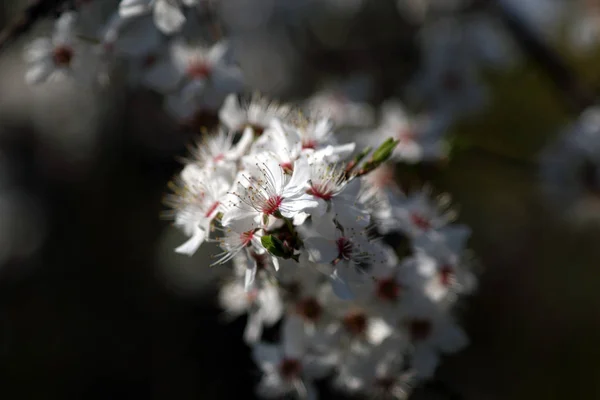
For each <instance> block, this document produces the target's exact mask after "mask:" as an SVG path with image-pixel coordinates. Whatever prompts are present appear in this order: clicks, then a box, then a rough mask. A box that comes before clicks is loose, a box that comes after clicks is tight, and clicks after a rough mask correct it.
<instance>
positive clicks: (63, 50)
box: [52, 46, 73, 67]
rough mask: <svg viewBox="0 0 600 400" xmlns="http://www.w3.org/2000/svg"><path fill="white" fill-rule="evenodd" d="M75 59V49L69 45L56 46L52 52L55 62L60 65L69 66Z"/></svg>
mask: <svg viewBox="0 0 600 400" xmlns="http://www.w3.org/2000/svg"><path fill="white" fill-rule="evenodd" d="M72 59H73V49H72V48H70V47H68V46H58V47H55V48H54V50H53V52H52V60H53V61H54V64H56V65H58V66H60V67H67V66H69V65H70V64H71V60H72Z"/></svg>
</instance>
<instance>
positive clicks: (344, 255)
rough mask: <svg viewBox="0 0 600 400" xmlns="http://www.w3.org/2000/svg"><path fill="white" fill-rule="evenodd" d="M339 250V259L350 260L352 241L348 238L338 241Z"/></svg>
mask: <svg viewBox="0 0 600 400" xmlns="http://www.w3.org/2000/svg"><path fill="white" fill-rule="evenodd" d="M336 245H337V248H338V258H340V259H344V260H350V258H352V241H351V240H350V239H348V238H345V237H341V238H339V239H338V240H336Z"/></svg>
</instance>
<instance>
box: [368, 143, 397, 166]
mask: <svg viewBox="0 0 600 400" xmlns="http://www.w3.org/2000/svg"><path fill="white" fill-rule="evenodd" d="M398 143H399V141H398V140H395V139H393V138H388V139H387V140H386V141H385V142H383V143H382V144H381V146H379V147H378V148H377V150H375V151H374V152H373V155H372V156H371V160H370V162H372V163H375V164H377V165H379V164H381V163H383V162H385V161H387V159H388V158H390V157H391V155H392V152H393V151H394V149H395V148H396V146H397V145H398Z"/></svg>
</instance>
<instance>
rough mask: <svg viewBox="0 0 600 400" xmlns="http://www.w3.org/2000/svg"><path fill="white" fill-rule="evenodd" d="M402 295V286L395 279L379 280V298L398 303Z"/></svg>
mask: <svg viewBox="0 0 600 400" xmlns="http://www.w3.org/2000/svg"><path fill="white" fill-rule="evenodd" d="M399 294H400V285H399V284H398V283H397V282H396V280H395V279H394V278H391V277H390V278H385V279H379V280H378V281H377V297H379V298H380V299H381V300H385V301H396V300H397V299H398V295H399Z"/></svg>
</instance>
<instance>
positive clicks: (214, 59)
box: [207, 41, 229, 65]
mask: <svg viewBox="0 0 600 400" xmlns="http://www.w3.org/2000/svg"><path fill="white" fill-rule="evenodd" d="M228 48H229V45H228V43H227V42H226V41H220V42H218V43H216V44H215V45H214V46H213V47H211V48H210V50H209V52H208V56H207V58H208V61H209V63H210V65H215V64H218V63H220V62H221V60H222V58H223V57H224V56H225V53H226V52H227V49H228Z"/></svg>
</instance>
